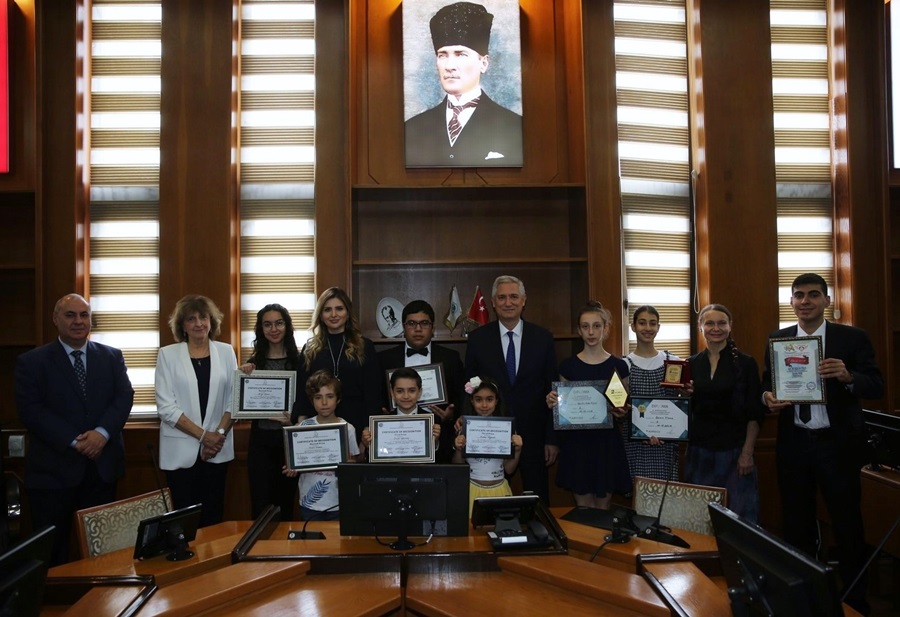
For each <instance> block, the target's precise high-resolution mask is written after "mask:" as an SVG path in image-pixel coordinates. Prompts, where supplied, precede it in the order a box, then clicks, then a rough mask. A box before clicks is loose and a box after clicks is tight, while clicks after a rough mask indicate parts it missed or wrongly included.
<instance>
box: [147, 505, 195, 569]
mask: <svg viewBox="0 0 900 617" xmlns="http://www.w3.org/2000/svg"><path fill="white" fill-rule="evenodd" d="M202 507H203V506H202V504H199V503H198V504H194V505H193V506H188V507H187V508H181V509H180V510H173V511H172V512H166V513H165V514H160V515H159V516H153V517H151V518H145V519H144V520H142V521H141V522H140V524H139V525H138V532H137V540H136V541H135V543H134V558H135V559H148V558H150V557H156V556H157V555H162V554H163V553H168V554H167V555H166V559H168V560H169V561H183V560H185V559H190V558H191V557H193V556H194V553H192V552H191V551H189V550H188V542H190V541H191V540H193V539H194V538H195V537H197V527H198V526H199V524H200V512H201V511H202Z"/></svg>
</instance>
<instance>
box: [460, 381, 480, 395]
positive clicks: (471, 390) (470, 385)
mask: <svg viewBox="0 0 900 617" xmlns="http://www.w3.org/2000/svg"><path fill="white" fill-rule="evenodd" d="M480 385H481V377H473V378H472V379H470V380H469V381H467V382H466V385H465V386H464V388H463V389H464V390H465V391H466V394H475V391H476V390H477V389H478V386H480Z"/></svg>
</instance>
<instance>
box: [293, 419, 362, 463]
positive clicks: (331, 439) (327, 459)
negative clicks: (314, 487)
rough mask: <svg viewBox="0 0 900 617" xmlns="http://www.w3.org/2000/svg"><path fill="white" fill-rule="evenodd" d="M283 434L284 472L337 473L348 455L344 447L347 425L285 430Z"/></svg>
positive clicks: (323, 425)
mask: <svg viewBox="0 0 900 617" xmlns="http://www.w3.org/2000/svg"><path fill="white" fill-rule="evenodd" d="M283 431H284V460H285V461H286V462H287V467H288V469H292V470H295V471H319V470H322V469H337V466H338V463H346V462H347V460H348V457H349V455H350V449H349V446H348V444H347V439H348V437H347V435H348V431H347V423H346V422H343V421H341V422H331V423H328V424H310V425H308V426H286V427H284V429H283Z"/></svg>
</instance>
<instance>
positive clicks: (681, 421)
mask: <svg viewBox="0 0 900 617" xmlns="http://www.w3.org/2000/svg"><path fill="white" fill-rule="evenodd" d="M690 417H691V399H689V398H638V397H635V398H633V399H631V416H630V425H631V426H630V427H629V430H628V438H629V439H631V440H633V441H638V440H645V439H650V438H651V437H657V438H659V439H662V440H664V441H688V439H689V435H690V430H689V427H690Z"/></svg>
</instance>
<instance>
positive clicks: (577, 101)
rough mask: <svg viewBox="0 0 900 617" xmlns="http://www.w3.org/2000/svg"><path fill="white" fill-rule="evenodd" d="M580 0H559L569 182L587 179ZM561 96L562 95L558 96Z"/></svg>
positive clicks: (560, 66)
mask: <svg viewBox="0 0 900 617" xmlns="http://www.w3.org/2000/svg"><path fill="white" fill-rule="evenodd" d="M581 19H582V16H581V0H564V1H562V2H558V3H557V8H556V21H557V38H558V39H559V40H560V41H561V43H562V48H561V49H560V51H559V52H558V53H557V69H556V70H557V72H558V74H559V75H563V76H564V79H561V80H558V82H557V83H558V86H559V88H562V89H563V91H562V93H561V94H562V96H563V98H564V100H565V101H566V107H567V109H566V112H567V113H566V117H565V122H566V124H565V125H564V126H561V127H560V129H559V132H560V134H563V135H566V136H567V138H568V143H569V150H568V156H567V159H566V162H567V165H568V179H569V181H570V182H574V183H583V182H584V181H585V163H586V161H585V144H584V140H585V130H584V122H585V118H584V116H585V113H584V111H585V98H584V55H583V46H582V44H583V42H584V41H583V37H582V32H581ZM557 96H559V95H557Z"/></svg>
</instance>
